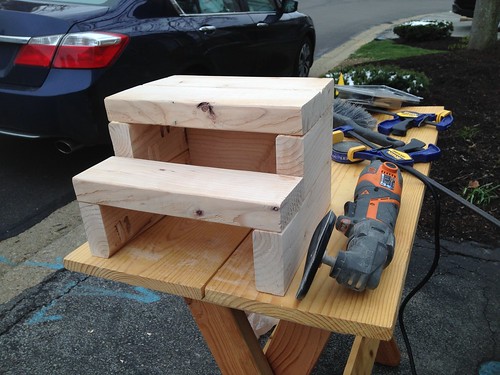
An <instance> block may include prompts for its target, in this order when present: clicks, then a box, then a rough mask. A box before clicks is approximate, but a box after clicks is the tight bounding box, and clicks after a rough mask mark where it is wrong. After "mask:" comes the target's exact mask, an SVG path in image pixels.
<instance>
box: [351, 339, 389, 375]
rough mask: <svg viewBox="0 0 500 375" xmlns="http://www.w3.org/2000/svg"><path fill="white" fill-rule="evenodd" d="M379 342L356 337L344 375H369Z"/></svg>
mask: <svg viewBox="0 0 500 375" xmlns="http://www.w3.org/2000/svg"><path fill="white" fill-rule="evenodd" d="M379 342H380V341H379V340H377V339H369V338H366V337H361V336H356V338H355V339H354V343H353V344H352V349H351V354H350V355H349V358H348V359H347V364H346V366H345V368H344V375H364V374H366V375H369V374H371V373H372V368H373V363H374V362H375V356H376V354H377V350H378V346H379Z"/></svg>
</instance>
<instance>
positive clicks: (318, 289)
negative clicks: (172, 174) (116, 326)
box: [64, 107, 442, 375]
mask: <svg viewBox="0 0 500 375" xmlns="http://www.w3.org/2000/svg"><path fill="white" fill-rule="evenodd" d="M408 109H410V110H420V111H422V112H424V113H430V112H432V111H438V110H440V109H442V107H420V108H418V107H414V108H408ZM380 118H384V116H380ZM409 138H418V139H421V140H422V141H424V142H426V143H435V142H436V138H437V132H436V131H435V129H434V128H432V127H421V128H418V129H412V130H411V131H410V132H409V133H408V139H409ZM408 139H407V140H408ZM365 165H366V163H365V162H364V163H361V164H358V165H341V164H336V163H331V187H332V190H331V205H330V208H331V209H333V210H334V212H336V213H341V212H343V205H344V203H345V202H346V201H348V200H352V195H353V192H354V186H355V184H356V181H357V178H358V176H359V173H360V171H361V169H362V168H363V167H364V166H365ZM416 168H417V169H418V170H419V171H421V172H422V173H425V174H428V172H429V169H430V165H429V164H419V165H417V166H416ZM423 195H424V186H423V184H422V183H420V182H419V181H418V180H417V179H415V178H414V177H412V176H410V175H408V174H404V184H403V194H402V201H401V210H400V213H399V217H398V222H397V225H396V229H395V235H396V249H395V255H394V259H393V261H392V263H391V264H390V265H389V267H388V268H387V269H385V270H384V272H383V274H382V279H381V282H380V285H379V286H378V288H377V289H375V290H373V291H366V292H364V293H356V292H353V291H350V290H347V289H345V288H343V287H341V286H339V285H338V284H337V283H336V281H335V280H333V279H331V278H330V277H329V276H328V271H329V270H328V269H327V267H321V268H320V269H319V271H318V274H317V276H316V278H315V280H314V282H313V284H312V286H311V289H310V290H309V293H308V294H307V296H306V297H305V298H304V299H303V300H301V301H298V300H296V299H295V293H296V290H297V287H298V285H299V282H300V279H301V278H302V269H303V268H302V267H303V263H304V259H302V264H301V265H300V268H299V271H298V272H296V273H295V274H294V276H293V279H292V282H291V286H290V287H289V289H288V291H287V292H286V294H285V295H284V296H277V295H271V294H268V293H262V292H259V291H258V290H257V289H256V284H255V274H254V272H253V257H252V254H251V250H252V236H251V231H250V230H248V229H246V228H243V227H237V226H228V225H222V224H218V223H210V222H203V221H194V220H190V219H184V218H175V217H170V216H166V217H164V218H162V219H161V220H160V221H159V222H158V223H157V224H155V225H153V226H151V227H150V228H149V229H148V230H146V231H144V232H142V233H140V234H139V235H137V236H136V237H135V238H134V239H132V240H131V241H130V242H129V243H127V244H126V245H124V247H123V248H122V250H120V251H119V252H118V253H116V254H115V255H114V256H113V257H111V258H109V259H104V258H99V257H95V256H93V255H92V254H91V251H90V248H89V245H88V243H86V244H84V245H82V246H81V247H79V248H78V249H76V250H75V251H74V252H72V253H71V254H69V255H68V256H67V257H66V258H65V260H64V265H65V267H66V268H67V269H70V270H73V271H77V272H83V273H86V274H89V275H94V276H98V277H104V278H107V279H111V280H116V281H120V282H124V283H128V284H132V285H140V286H144V287H147V288H151V289H154V290H159V291H163V292H167V293H172V294H176V295H180V296H183V297H185V298H186V302H187V304H188V306H189V308H190V310H191V312H192V315H193V317H194V319H195V321H196V322H197V324H198V327H199V328H200V330H201V332H202V333H203V335H204V337H205V339H206V341H207V343H208V346H209V347H210V350H211V352H212V354H213V355H214V357H215V359H216V361H217V364H218V365H219V367H220V369H221V371H222V373H224V374H251V375H254V374H271V373H275V374H298V375H302V374H307V373H310V372H311V371H312V369H313V368H314V365H315V363H316V361H317V359H318V357H319V356H320V355H321V352H322V350H323V347H324V346H325V344H326V342H327V340H328V338H329V336H330V332H331V331H333V332H339V333H343V334H350V335H354V336H355V340H354V344H353V346H352V349H351V354H350V356H349V359H348V362H347V364H346V368H345V370H344V374H369V373H370V372H371V369H372V367H373V363H374V360H375V357H376V356H377V353H378V359H379V360H380V361H382V362H383V363H385V364H389V365H396V364H397V363H398V358H399V357H398V354H399V352H398V349H397V345H396V344H395V342H394V340H393V339H392V335H393V332H394V327H395V324H396V316H397V311H398V308H399V303H400V298H401V294H402V291H403V286H404V282H405V277H406V272H407V268H408V263H409V260H410V255H411V249H412V245H413V239H414V235H415V231H416V227H417V222H418V218H419V213H420V209H421V205H422V201H423ZM318 222H319V220H318ZM215 234H216V235H215ZM345 242H346V239H345V237H344V236H343V235H342V234H341V233H339V232H338V231H334V233H333V235H332V238H331V240H330V242H329V245H328V248H327V252H328V254H329V255H332V256H334V255H335V254H336V252H337V251H338V250H339V249H340V248H342V246H344V245H345ZM245 311H252V312H257V313H260V314H265V315H269V316H273V317H276V318H279V319H281V320H280V323H279V324H278V326H277V327H276V329H275V330H274V333H273V334H272V336H271V338H270V340H269V341H268V344H267V345H266V347H265V348H264V351H262V350H261V348H260V346H259V344H258V341H257V339H256V338H255V336H254V334H253V332H252V329H251V327H250V325H249V323H248V321H247V320H246V316H245ZM228 348H230V350H228Z"/></svg>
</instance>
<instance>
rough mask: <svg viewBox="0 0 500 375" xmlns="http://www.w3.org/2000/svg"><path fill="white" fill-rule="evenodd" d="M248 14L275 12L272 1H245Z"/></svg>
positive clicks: (274, 5)
mask: <svg viewBox="0 0 500 375" xmlns="http://www.w3.org/2000/svg"><path fill="white" fill-rule="evenodd" d="M247 4H248V10H249V11H250V12H269V11H274V10H276V4H275V3H274V0H247Z"/></svg>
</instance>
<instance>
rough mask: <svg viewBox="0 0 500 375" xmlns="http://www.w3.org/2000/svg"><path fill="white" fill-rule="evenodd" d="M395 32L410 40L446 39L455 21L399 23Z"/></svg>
mask: <svg viewBox="0 0 500 375" xmlns="http://www.w3.org/2000/svg"><path fill="white" fill-rule="evenodd" d="M393 31H394V33H395V34H396V35H398V36H399V37H400V38H402V39H406V40H409V41H425V40H437V39H444V38H447V37H449V36H450V35H451V33H452V31H453V23H452V22H449V21H424V20H423V21H410V22H405V23H403V24H401V25H397V26H395V27H394V29H393Z"/></svg>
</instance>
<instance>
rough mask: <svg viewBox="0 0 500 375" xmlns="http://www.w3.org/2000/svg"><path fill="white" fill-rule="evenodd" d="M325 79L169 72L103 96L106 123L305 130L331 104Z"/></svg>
mask: <svg viewBox="0 0 500 375" xmlns="http://www.w3.org/2000/svg"><path fill="white" fill-rule="evenodd" d="M333 91H334V90H333V80H332V79H329V78H267V77H219V76H217V77H214V76H172V77H168V78H165V79H162V80H157V81H153V82H150V83H146V84H144V85H141V86H137V87H133V88H131V89H128V90H125V91H122V92H119V93H117V94H114V95H111V96H109V97H107V98H106V99H105V105H106V110H107V114H108V118H109V120H110V121H117V122H126V123H135V124H146V125H168V126H178V127H185V128H201V129H214V130H233V131H247V132H259V133H273V134H297V135H302V134H305V133H306V132H307V131H308V130H309V129H311V128H312V126H313V125H314V124H315V123H316V122H317V121H318V119H319V118H320V117H321V115H322V114H323V113H324V112H325V111H326V110H327V109H328V108H329V107H330V106H331V105H332V100H333Z"/></svg>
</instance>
